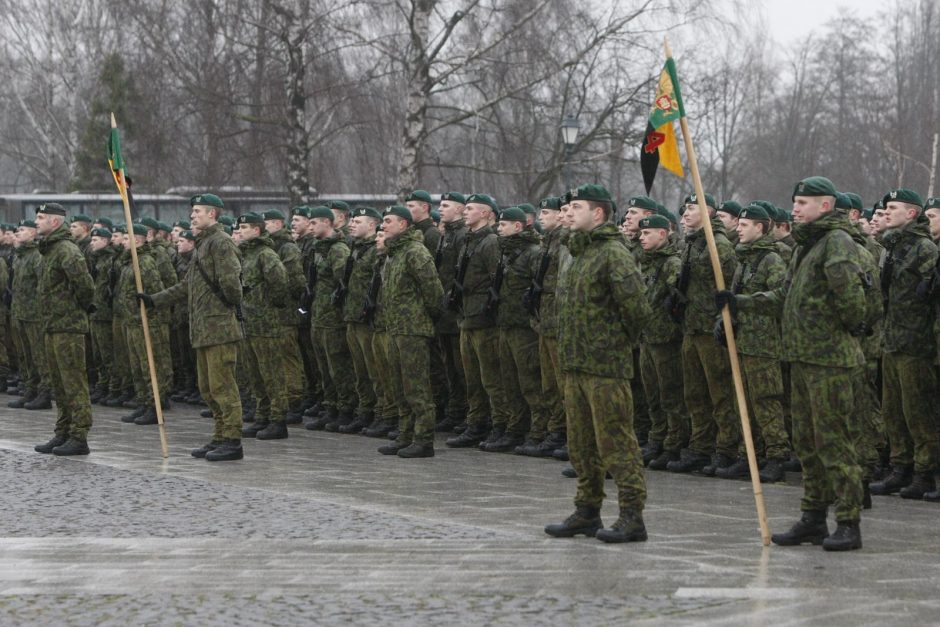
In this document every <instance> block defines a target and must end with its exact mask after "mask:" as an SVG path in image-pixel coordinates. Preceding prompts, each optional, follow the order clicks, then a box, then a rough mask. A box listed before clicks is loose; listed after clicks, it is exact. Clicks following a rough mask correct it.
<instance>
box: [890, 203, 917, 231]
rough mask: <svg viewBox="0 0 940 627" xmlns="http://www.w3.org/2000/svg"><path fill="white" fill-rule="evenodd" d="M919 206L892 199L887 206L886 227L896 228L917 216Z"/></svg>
mask: <svg viewBox="0 0 940 627" xmlns="http://www.w3.org/2000/svg"><path fill="white" fill-rule="evenodd" d="M917 211H918V210H917V207H916V206H915V205H910V204H908V203H906V202H896V201H891V202H889V203H888V206H886V207H885V228H889V229H896V228H899V227H902V226H904V225H906V224H909V223H910V222H913V221H914V219H915V218H916V217H917Z"/></svg>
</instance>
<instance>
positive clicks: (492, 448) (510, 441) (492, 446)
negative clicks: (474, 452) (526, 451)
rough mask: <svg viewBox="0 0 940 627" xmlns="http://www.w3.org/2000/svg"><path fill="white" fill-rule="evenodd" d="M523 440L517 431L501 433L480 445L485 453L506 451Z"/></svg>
mask: <svg viewBox="0 0 940 627" xmlns="http://www.w3.org/2000/svg"><path fill="white" fill-rule="evenodd" d="M522 442H523V437H522V436H521V435H519V434H518V433H503V434H502V435H501V436H499V437H498V438H496V439H495V440H493V441H492V442H490V443H489V444H487V445H486V446H484V447H482V448H483V450H484V451H486V452H487V453H508V452H509V451H511V450H513V449H514V448H516V447H517V446H519V445H520V444H522Z"/></svg>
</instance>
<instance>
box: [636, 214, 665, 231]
mask: <svg viewBox="0 0 940 627" xmlns="http://www.w3.org/2000/svg"><path fill="white" fill-rule="evenodd" d="M638 228H640V229H666V230H667V231H668V230H669V219H668V218H666V216H661V215H659V214H658V213H654V214H653V215H651V216H645V217H643V218H641V219H640V225H639V227H638Z"/></svg>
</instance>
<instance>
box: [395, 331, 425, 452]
mask: <svg viewBox="0 0 940 627" xmlns="http://www.w3.org/2000/svg"><path fill="white" fill-rule="evenodd" d="M430 344H431V338H428V337H422V336H420V335H390V336H389V338H388V348H389V350H388V357H389V366H391V369H390V370H389V373H390V374H391V379H392V386H393V389H394V393H395V404H396V405H397V407H398V440H396V442H397V443H398V444H411V443H412V442H414V443H415V444H421V445H424V446H430V445H433V444H434V398H433V395H432V394H431V379H430V359H431V350H430Z"/></svg>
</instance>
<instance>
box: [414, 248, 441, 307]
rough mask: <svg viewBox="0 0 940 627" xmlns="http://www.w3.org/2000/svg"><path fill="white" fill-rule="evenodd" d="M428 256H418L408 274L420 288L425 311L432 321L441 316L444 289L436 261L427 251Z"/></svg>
mask: <svg viewBox="0 0 940 627" xmlns="http://www.w3.org/2000/svg"><path fill="white" fill-rule="evenodd" d="M424 252H425V253H426V254H423V255H421V254H416V255H414V257H413V258H412V259H410V260H409V261H410V262H411V263H410V264H409V268H408V272H409V273H410V274H411V278H412V279H413V280H414V282H415V285H416V286H417V287H418V292H419V293H420V295H421V301H422V302H423V304H424V310H425V311H426V312H428V315H429V316H430V317H431V319H432V320H437V319H438V318H439V317H440V315H441V313H442V312H441V304H442V303H443V302H444V288H443V287H442V286H441V278H440V277H439V276H438V274H437V269H436V268H435V267H434V259H433V258H432V257H431V254H430V253H428V252H427V251H426V250H425V251H424Z"/></svg>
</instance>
